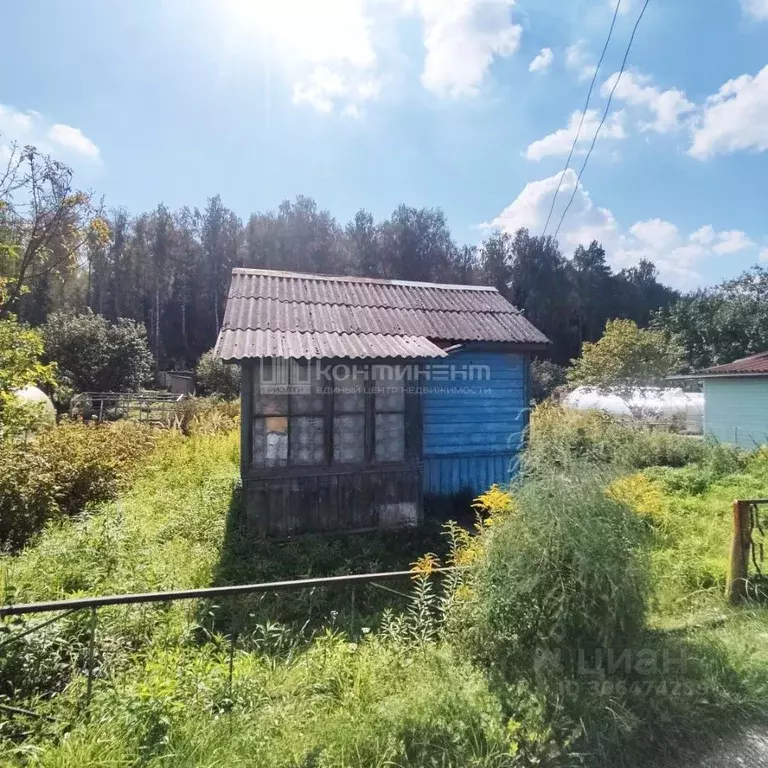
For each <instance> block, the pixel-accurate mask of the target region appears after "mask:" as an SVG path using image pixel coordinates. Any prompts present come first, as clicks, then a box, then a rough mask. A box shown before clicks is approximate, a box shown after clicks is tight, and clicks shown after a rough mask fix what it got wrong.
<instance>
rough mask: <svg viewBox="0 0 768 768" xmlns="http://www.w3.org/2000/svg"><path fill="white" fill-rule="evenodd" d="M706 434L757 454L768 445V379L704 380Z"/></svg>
mask: <svg viewBox="0 0 768 768" xmlns="http://www.w3.org/2000/svg"><path fill="white" fill-rule="evenodd" d="M704 434H705V435H707V436H708V437H714V438H715V439H716V440H719V441H720V442H723V443H734V444H735V445H738V446H739V447H741V448H744V449H746V450H748V451H754V450H755V449H756V448H758V447H759V446H761V445H765V444H767V443H768V377H766V378H762V377H759V376H755V377H743V378H732V379H704Z"/></svg>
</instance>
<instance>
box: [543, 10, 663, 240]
mask: <svg viewBox="0 0 768 768" xmlns="http://www.w3.org/2000/svg"><path fill="white" fill-rule="evenodd" d="M650 2H651V0H645V4H644V5H643V9H642V10H641V11H640V15H639V16H638V17H637V21H636V22H635V26H634V28H633V29H632V35H631V36H630V38H629V43H628V44H627V50H626V52H625V54H624V60H623V61H622V62H621V69H620V70H619V75H618V77H617V78H616V82H615V83H614V84H613V88H611V93H610V95H609V96H608V103H607V104H606V105H605V112H603V119H602V120H601V121H600V125H598V126H597V130H596V131H595V136H594V138H593V139H592V144H591V145H590V147H589V151H588V152H587V156H586V157H585V158H584V163H583V165H582V166H581V170H580V171H579V175H578V176H577V177H576V184H575V186H574V187H573V192H572V193H571V199H570V200H569V201H568V205H566V206H565V210H564V211H563V215H562V216H561V217H560V222H559V223H558V225H557V229H556V230H555V234H554V239H557V235H558V233H559V232H560V227H562V226H563V222H564V221H565V217H566V214H567V213H568V211H569V210H570V208H571V205H572V204H573V201H574V199H575V197H576V193H577V192H578V191H579V183H580V182H581V177H582V176H583V175H584V171H585V170H586V167H587V163H588V162H589V158H590V157H591V156H592V150H594V148H595V144H596V143H597V137H598V136H599V135H600V130H601V128H602V127H603V124H604V123H605V121H606V119H607V118H608V113H609V112H610V111H611V102H612V101H613V94H614V93H616V89H617V88H618V87H619V83H620V82H621V77H622V75H623V74H624V70H625V69H626V67H627V59H628V58H629V52H630V51H631V50H632V43H634V41H635V35H636V34H637V28H638V27H639V26H640V22H641V21H642V20H643V16H645V11H646V9H647V8H648V4H649V3H650ZM560 181H561V182H562V178H561V179H560Z"/></svg>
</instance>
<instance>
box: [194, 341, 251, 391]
mask: <svg viewBox="0 0 768 768" xmlns="http://www.w3.org/2000/svg"><path fill="white" fill-rule="evenodd" d="M195 381H196V384H197V390H198V392H199V394H201V395H209V396H210V395H218V396H219V397H222V398H224V399H225V400H235V399H237V398H238V397H240V366H239V365H231V364H229V363H224V362H222V361H221V360H219V359H217V358H216V357H215V356H214V354H213V350H212V349H211V350H209V351H208V352H206V353H205V354H204V355H203V356H202V357H201V358H200V360H199V361H198V363H197V367H196V368H195Z"/></svg>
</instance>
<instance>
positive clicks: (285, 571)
mask: <svg viewBox="0 0 768 768" xmlns="http://www.w3.org/2000/svg"><path fill="white" fill-rule="evenodd" d="M427 552H432V553H435V554H437V555H438V556H443V555H444V554H445V553H446V552H447V541H446V539H445V537H444V536H443V532H442V523H441V522H440V521H439V520H435V519H429V520H427V521H425V523H424V524H423V525H421V526H419V527H416V528H402V529H398V530H391V531H384V530H382V531H376V532H366V533H340V534H322V535H304V536H300V537H297V538H295V539H288V540H275V539H267V538H263V537H260V536H257V535H255V534H252V533H250V532H249V531H248V529H247V526H246V522H245V514H244V508H243V499H242V489H241V488H240V487H239V486H238V487H236V488H235V490H234V491H233V494H232V499H231V502H230V505H229V511H228V514H227V523H226V529H225V534H224V540H223V544H222V548H221V553H220V558H219V563H218V565H217V567H216V570H215V574H214V580H213V586H226V585H233V584H255V583H260V582H273V581H288V580H298V579H308V578H317V577H322V576H342V575H347V574H355V573H381V572H385V571H407V570H409V569H410V567H411V564H412V563H413V562H414V561H415V560H416V559H418V558H419V557H421V556H422V555H424V554H425V553H427ZM410 586H411V585H410V579H409V578H408V577H404V578H402V579H397V580H388V581H386V583H384V584H383V587H385V588H382V587H376V586H373V585H339V586H333V587H314V588H306V589H301V590H291V591H282V592H273V593H258V594H253V595H240V596H237V597H231V598H221V599H220V600H218V601H217V602H216V603H215V604H214V603H211V602H208V603H206V604H203V605H202V606H201V611H202V615H201V616H200V623H201V624H202V626H204V627H206V628H207V629H208V630H209V631H216V632H221V633H223V634H226V635H230V634H233V633H234V634H237V635H238V637H239V638H240V639H241V641H243V642H246V640H247V639H248V638H250V639H251V640H252V641H253V642H254V643H256V644H257V645H263V644H264V642H266V643H267V644H268V645H270V647H272V646H273V645H274V644H275V642H274V640H275V638H281V637H282V636H283V634H290V635H291V636H293V637H296V636H300V637H307V638H309V637H311V636H313V635H315V634H317V633H318V632H322V631H324V630H325V629H327V628H330V629H335V630H339V631H344V632H346V633H347V634H349V635H350V636H353V637H356V636H359V635H360V634H362V633H363V632H364V631H365V629H367V628H370V629H375V628H376V627H377V626H379V625H380V623H381V619H382V616H383V615H384V613H385V612H386V611H387V610H388V609H389V610H393V611H401V610H404V609H405V608H407V605H408V599H409V592H410ZM265 638H271V639H268V640H265ZM262 641H264V642H262ZM279 642H282V640H280V641H279ZM278 644H279V643H278Z"/></svg>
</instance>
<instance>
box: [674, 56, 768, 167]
mask: <svg viewBox="0 0 768 768" xmlns="http://www.w3.org/2000/svg"><path fill="white" fill-rule="evenodd" d="M739 150H754V151H757V152H764V151H765V150H768V66H765V67H763V69H761V70H760V72H758V73H757V74H756V75H755V76H754V77H753V76H752V75H741V77H737V78H736V79H735V80H729V81H728V82H727V83H725V85H723V86H722V87H721V88H720V90H719V91H718V92H717V93H716V94H715V95H714V96H710V97H709V98H708V99H707V101H706V103H705V105H704V108H703V110H702V113H701V116H700V118H699V120H698V122H697V124H696V126H695V128H694V130H693V137H692V143H691V147H690V149H689V150H688V154H689V155H691V156H692V157H696V158H698V159H699V160H706V159H708V158H710V157H713V156H714V155H717V154H727V153H729V152H737V151H739Z"/></svg>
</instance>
